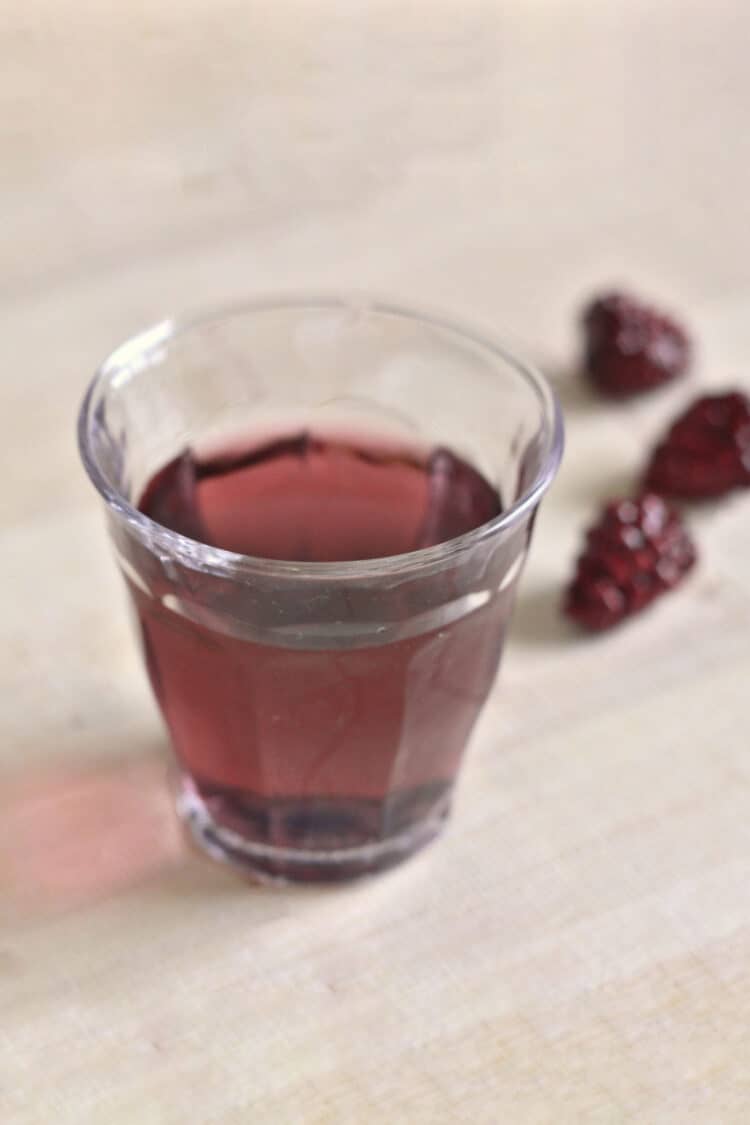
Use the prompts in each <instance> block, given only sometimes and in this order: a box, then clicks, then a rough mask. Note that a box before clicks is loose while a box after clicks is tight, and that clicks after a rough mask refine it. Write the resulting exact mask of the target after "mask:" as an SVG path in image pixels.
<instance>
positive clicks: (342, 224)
mask: <svg viewBox="0 0 750 1125" xmlns="http://www.w3.org/2000/svg"><path fill="white" fill-rule="evenodd" d="M6 8H7V10H6V11H5V13H4V17H3V24H4V30H3V34H2V37H1V38H0V108H1V109H2V113H0V163H1V164H2V174H1V175H0V266H1V267H2V268H1V269H0V293H2V304H1V305H0V355H1V356H2V367H1V368H0V396H1V402H0V406H1V409H0V449H1V450H2V466H3V472H2V478H1V479H2V482H3V484H2V491H1V492H0V510H1V512H2V530H1V531H0V559H1V560H2V562H1V564H0V565H1V566H2V578H3V609H2V624H3V633H2V639H3V643H2V646H0V666H1V668H2V681H3V691H2V694H1V695H0V737H1V740H2V741H1V745H2V748H3V755H2V760H1V762H0V780H1V781H2V786H1V787H0V813H1V815H0V876H1V877H2V881H3V895H2V900H1V901H0V996H1V997H2V1019H1V1020H0V1120H1V1121H2V1122H3V1123H4V1125H5V1123H6V1122H7V1123H8V1125H26V1123H28V1125H32V1123H33V1125H37V1123H39V1125H49V1123H50V1122H52V1121H54V1122H56V1123H57V1125H89V1123H92V1125H100V1123H106V1125H120V1123H122V1125H132V1123H135V1122H137V1123H138V1125H184V1123H185V1122H188V1121H198V1122H200V1123H201V1125H240V1123H241V1125H246V1123H247V1122H273V1123H274V1125H277V1123H278V1125H285V1123H290V1125H300V1123H304V1125H338V1123H345V1122H346V1123H349V1122H356V1123H357V1125H360V1123H362V1125H367V1123H370V1122H372V1123H379V1122H389V1123H390V1122H399V1123H400V1122H406V1123H410V1125H411V1123H420V1125H421V1123H426V1125H441V1123H443V1122H445V1123H454V1122H472V1123H476V1125H481V1123H485V1122H486V1123H487V1125H499V1123H503V1125H505V1123H508V1125H552V1123H555V1125H588V1123H591V1125H620V1123H625V1122H638V1123H644V1125H661V1123H674V1125H686V1123H693V1122H695V1123H700V1125H714V1123H735V1122H736V1123H738V1125H740V1123H742V1125H744V1123H745V1122H747V1120H748V1116H749V1115H750V1065H749V1064H748V1047H747V1030H748V1012H749V1011H750V978H749V975H748V964H749V963H750V897H749V896H748V890H747V889H748V885H749V883H750V815H749V808H750V759H749V757H748V750H749V747H748V734H747V721H746V717H745V711H744V705H745V700H746V695H747V685H748V682H749V678H750V642H749V641H748V637H749V636H750V577H749V576H748V568H747V565H746V560H747V558H748V554H749V553H750V507H749V506H748V505H750V499H748V498H747V497H743V496H738V497H735V498H732V499H730V500H728V501H726V502H724V503H722V504H720V505H716V506H714V507H712V508H707V509H705V510H702V511H700V512H699V513H697V514H696V515H695V517H694V521H693V522H694V527H695V531H696V534H697V535H698V537H699V541H700V545H701V551H702V559H701V564H700V567H699V569H698V571H697V573H696V574H695V576H694V578H692V579H691V581H690V582H689V584H688V585H687V586H686V587H685V589H684V590H683V591H681V592H680V593H679V594H675V595H674V596H673V597H671V598H669V599H665V600H664V602H663V604H661V605H660V606H659V607H658V608H655V609H654V611H653V612H652V613H650V614H649V615H648V616H645V617H644V618H643V620H642V621H641V622H640V623H638V624H634V625H633V626H632V627H630V628H626V629H623V630H622V631H621V632H619V633H618V634H617V635H613V636H611V637H608V638H602V639H600V640H595V641H586V640H580V639H578V638H576V637H575V636H573V635H572V634H571V633H570V632H569V631H568V630H567V629H566V627H565V626H564V625H563V624H562V623H561V622H560V620H559V618H558V616H557V611H556V601H557V598H558V593H559V589H560V585H561V583H562V582H563V581H564V579H565V576H566V575H567V573H568V570H569V567H570V563H571V558H572V556H573V554H574V552H575V549H576V546H577V542H578V539H579V535H580V529H581V526H582V524H584V523H585V522H586V521H587V520H588V519H589V518H590V516H591V514H592V512H593V510H594V509H595V507H596V504H597V503H598V501H599V500H600V499H601V498H602V497H603V496H605V495H607V494H609V493H610V492H612V491H617V490H619V489H622V488H627V487H628V486H629V484H630V483H631V482H632V480H633V474H634V473H635V472H636V470H637V467H638V465H639V463H640V460H641V458H642V456H643V451H644V447H645V446H646V445H647V444H648V443H649V442H650V441H651V440H652V439H653V437H654V436H655V435H656V434H657V433H658V432H659V430H660V428H661V426H662V425H663V423H664V421H665V420H666V419H667V418H668V417H669V416H671V415H672V414H673V413H674V411H675V410H676V409H677V408H678V406H679V405H680V404H681V403H682V402H683V401H685V400H686V398H687V397H689V395H690V393H691V389H690V388H688V387H687V386H685V387H675V388H673V389H670V390H667V391H665V392H664V393H663V394H660V395H658V396H656V397H655V398H654V399H650V400H649V401H647V402H646V401H643V402H639V403H636V404H633V405H632V406H626V407H610V406H602V405H601V404H598V403H596V402H594V401H593V400H591V399H590V398H589V397H588V396H587V394H586V393H585V391H583V390H582V389H581V387H580V385H579V383H578V381H577V380H576V378H575V375H574V372H573V371H572V370H571V368H570V360H571V356H572V354H573V348H574V339H575V327H574V316H575V314H576V312H577V309H578V305H579V303H580V300H581V298H582V297H583V296H585V295H586V294H587V293H588V291H589V290H590V288H591V287H593V286H596V285H598V284H600V283H601V282H602V281H605V282H608V281H610V280H619V279H623V280H630V281H632V282H633V283H634V284H636V285H638V286H639V287H640V288H641V289H643V290H644V291H646V292H647V293H648V292H652V293H653V294H654V295H656V296H662V297H664V298H665V299H667V300H668V301H671V302H672V303H673V304H674V305H675V306H676V307H678V308H680V309H683V310H685V311H686V312H687V314H688V315H689V318H690V321H691V323H692V325H693V326H694V329H695V331H696V333H697V335H698V337H699V339H700V344H701V351H700V357H699V363H698V370H697V372H696V376H695V382H696V383H701V384H705V385H713V386H721V385H723V384H725V383H727V382H728V381H730V380H731V381H734V382H737V381H739V382H740V383H742V384H744V385H745V386H746V387H749V386H750V374H748V356H750V273H749V272H748V262H750V223H748V222H747V215H748V203H747V201H748V199H749V198H750V153H749V152H748V142H747V121H746V117H747V106H748V104H750V72H748V69H747V43H748V37H749V36H750V9H748V8H747V7H746V6H745V5H742V4H740V3H730V2H728V0H723V2H718V3H714V4H712V5H708V4H692V5H685V4H683V3H677V0H661V3H659V4H652V3H646V2H645V0H623V2H621V3H613V2H611V0H608V2H596V3H595V2H594V0H589V2H586V0H569V2H567V3H565V4H560V3H552V2H551V0H547V2H545V0H507V2H504V3H491V2H487V3H477V2H472V3H469V4H466V3H461V4H459V3H458V2H457V0H456V2H448V0H441V2H439V3H434V4H427V3H426V0H425V3H414V4H406V5H404V4H398V5H397V4H395V3H389V2H374V0H371V2H370V3H364V4H359V5H356V4H355V5H349V4H346V5H345V4H343V3H334V2H333V0H314V2H313V0H311V2H309V3H303V2H299V3H296V4H292V3H291V2H288V0H285V2H282V3H280V4H277V5H271V4H268V5H265V4H256V5H247V4H244V3H235V2H233V0H217V2H215V3H210V4H209V3H200V2H198V0H182V2H181V3H179V4H178V3H176V2H173V0H168V2H165V3H163V4H160V5H158V6H154V5H150V4H145V3H142V2H140V0H138V2H137V3H132V4H128V5H124V6H123V5H116V4H114V3H104V4H100V5H98V6H96V9H97V10H96V11H95V12H92V10H91V5H83V4H81V3H77V2H75V0H73V2H71V3H70V4H68V5H65V6H60V5H58V4H53V3H52V0H42V2H40V3H38V4H36V5H34V6H33V8H32V9H30V10H29V11H30V14H24V13H23V12H21V11H20V10H15V9H14V10H11V9H10V7H8V6H6ZM310 286H316V287H322V288H332V287H334V288H335V287H337V286H357V287H360V288H370V289H375V290H380V291H391V292H394V293H396V294H398V295H400V296H401V297H402V298H405V299H407V300H411V301H414V302H416V303H418V304H419V303H421V304H427V305H430V306H431V305H437V306H444V307H446V308H448V309H450V310H452V311H454V312H455V313H457V314H460V315H462V316H464V317H466V318H468V319H470V320H474V321H476V322H478V323H480V324H485V325H487V326H489V327H490V328H492V329H493V331H495V332H498V333H500V334H502V335H505V336H506V337H507V338H508V339H509V341H510V342H512V343H514V344H516V345H517V346H520V347H522V348H525V349H526V350H527V351H529V353H530V354H531V355H532V357H533V358H537V359H539V360H540V361H542V362H543V363H546V364H547V366H548V368H549V370H550V371H551V372H552V373H553V375H554V377H555V378H556V380H557V382H558V386H559V388H560V391H561V394H562V397H563V401H564V404H565V408H566V415H567V422H568V454H567V458H566V462H565V465H564V468H563V471H562V473H561V476H560V478H559V481H558V483H557V484H556V486H555V487H554V489H553V492H552V494H551V495H550V497H549V499H548V501H547V503H546V507H545V510H544V513H543V516H542V519H541V520H540V522H539V525H538V532H537V538H536V542H535V546H534V551H533V557H532V559H531V561H530V564H529V567H528V570H527V573H526V575H525V581H524V586H523V592H522V596H521V600H520V604H519V606H518V612H517V615H516V620H515V623H514V629H513V635H512V638H511V641H510V644H509V646H508V651H507V655H506V659H505V663H504V667H503V670H502V675H501V680H500V682H499V684H498V687H497V690H496V692H495V693H494V695H493V697H492V699H491V702H490V704H489V706H488V708H487V711H486V713H485V715H484V717H483V719H482V721H481V724H480V727H479V729H478V731H477V734H476V737H475V739H474V742H473V747H472V751H471V755H470V760H469V762H468V765H467V767H466V772H465V775H464V778H463V783H462V786H461V790H460V794H459V799H458V804H457V808H456V811H455V817H454V820H453V823H452V826H451V829H450V831H449V833H448V834H447V835H446V837H445V838H444V840H442V841H441V842H440V843H439V844H437V845H436V846H435V847H434V848H433V849H432V850H430V851H429V852H428V853H426V854H425V855H423V856H422V857H420V858H419V859H417V860H415V861H413V862H412V863H410V864H408V865H407V866H405V867H404V868H402V869H401V870H398V871H396V872H395V873H393V874H391V875H388V876H387V877H383V878H381V879H378V880H375V881H372V882H369V883H367V884H362V885H358V886H354V887H352V888H350V889H344V890H337V891H321V892H317V891H304V892H291V891H289V892H286V891H284V892H269V891H263V890H251V889H248V888H246V887H245V886H243V885H242V884H240V883H239V882H238V881H236V880H235V879H234V878H233V877H232V876H231V875H230V874H227V873H226V872H224V871H223V870H219V869H217V868H214V867H212V866H211V865H210V864H208V863H207V862H204V861H203V860H201V859H199V858H197V857H194V856H193V855H191V854H189V853H188V852H187V851H186V850H185V847H184V844H183V842H182V840H181V837H180V836H179V834H178V832H177V830H176V827H175V824H174V820H173V816H172V812H171V804H170V797H169V793H168V788H167V778H166V767H165V765H164V764H163V762H164V759H163V756H162V750H163V734H162V731H161V727H160V724H159V721H158V718H157V716H156V713H155V709H154V707H153V704H152V702H151V700H150V697H149V695H148V691H147V688H146V684H145V680H144V677H143V673H142V671H141V668H140V666H139V663H138V658H137V655H136V652H135V647H134V645H133V644H132V641H131V637H130V634H129V626H128V621H127V617H126V612H125V607H124V604H123V601H122V598H121V594H120V589H119V585H118V580H117V577H116V575H115V572H114V568H113V566H112V564H111V560H110V558H109V555H108V550H107V545H106V542H105V539H104V532H103V528H102V524H101V519H100V514H99V511H98V509H97V506H96V501H95V497H94V495H93V493H92V491H91V490H90V487H89V486H88V484H87V483H86V482H85V481H84V479H83V476H82V473H81V470H80V469H79V466H78V463H77V457H76V453H75V448H74V443H73V421H74V414H75V410H76V407H77V403H78V399H79V397H80V394H81V392H82V389H83V386H84V384H85V382H86V380H87V378H88V376H89V373H90V371H91V370H92V369H93V367H94V366H95V364H96V362H97V361H98V360H99V359H100V358H101V357H102V355H103V354H104V353H105V352H106V351H107V350H108V349H109V348H110V347H112V346H113V345H114V344H115V343H117V342H118V341H119V340H120V339H121V338H122V337H123V336H124V335H125V334H127V333H129V332H131V331H133V330H135V329H136V328H138V327H140V326H141V325H142V324H143V323H147V322H149V321H152V320H155V319H157V318H159V317H161V316H162V315H163V314H165V313H167V312H170V311H173V310H182V309H185V308H194V307H197V306H200V305H202V304H205V303H208V302H211V303H215V302H217V301H220V300H222V299H224V298H230V297H237V296H240V295H243V294H255V293H259V292H263V291H268V290H274V289H280V288H295V289H299V288H301V287H310ZM487 425H488V426H491V425H492V419H491V418H489V419H487Z"/></svg>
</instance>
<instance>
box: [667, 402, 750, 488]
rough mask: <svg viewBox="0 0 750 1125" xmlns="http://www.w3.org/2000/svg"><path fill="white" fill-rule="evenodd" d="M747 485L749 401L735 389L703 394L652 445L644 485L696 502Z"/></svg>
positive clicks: (749, 468) (749, 466) (749, 476)
mask: <svg viewBox="0 0 750 1125" xmlns="http://www.w3.org/2000/svg"><path fill="white" fill-rule="evenodd" d="M748 486H750V398H748V397H747V395H744V394H741V393H740V392H739V391H731V392H729V393H728V394H723V395H705V396H704V397H703V398H699V399H697V400H696V401H695V402H694V403H693V404H692V406H690V407H689V408H688V409H687V410H686V411H685V412H684V414H681V415H680V417H679V418H678V419H677V420H676V421H675V422H674V423H673V424H672V426H671V427H670V429H669V430H668V432H667V434H666V437H664V438H663V439H662V441H661V442H660V443H659V444H658V445H657V446H656V449H655V450H654V452H653V454H652V456H651V462H650V464H649V466H648V469H647V471H646V487H647V488H652V489H654V490H655V491H656V492H662V493H664V495H666V496H682V497H685V498H689V499H700V498H704V497H708V496H721V495H722V494H723V493H725V492H730V491H731V490H732V489H733V488H743V487H744V488H747V487H748Z"/></svg>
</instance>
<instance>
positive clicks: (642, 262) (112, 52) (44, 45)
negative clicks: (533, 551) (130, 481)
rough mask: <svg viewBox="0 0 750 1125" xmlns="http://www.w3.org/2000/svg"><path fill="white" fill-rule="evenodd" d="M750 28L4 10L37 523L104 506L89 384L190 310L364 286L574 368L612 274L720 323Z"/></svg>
mask: <svg viewBox="0 0 750 1125" xmlns="http://www.w3.org/2000/svg"><path fill="white" fill-rule="evenodd" d="M749 32H750V15H748V13H747V9H746V6H745V5H743V4H741V3H738V2H737V0H716V2H714V3H708V2H706V0H697V2H696V0H692V2H689V3H685V2H684V0H659V3H657V4H654V3H651V2H649V0H565V2H561V0H492V2H490V0H485V2H477V0H466V2H462V3H460V4H459V3H457V2H456V0H419V2H416V3H414V2H412V3H408V2H406V3H403V2H400V3H391V2H389V0H367V2H365V0H360V2H358V3H342V2H337V0H298V2H297V3H292V2H291V0H279V2H275V3H271V2H260V3H254V4H247V3H244V2H241V0H214V2H212V3H205V2H203V0H181V2H180V3H176V2H173V0H164V2H162V3H160V4H158V5H154V4H147V3H144V2H141V0H133V2H131V3H128V4H127V5H122V4H117V3H113V2H111V0H110V2H104V3H100V4H97V5H94V6H93V7H92V6H90V5H84V4H81V3H77V2H74V0H68V2H67V3H63V4H60V3H56V2H53V0H35V2H34V3H33V4H31V5H29V6H28V7H26V6H23V5H21V6H18V5H11V4H9V3H5V4H4V5H3V6H2V34H1V35H0V105H1V106H2V120H1V121H0V158H1V161H2V174H1V176H0V199H1V201H2V213H1V214H0V231H1V236H0V293H1V294H2V313H1V315H2V317H3V330H2V342H1V343H0V347H1V348H2V354H3V373H2V376H1V378H2V392H1V393H2V396H3V406H4V409H3V415H4V425H3V446H4V450H5V453H6V455H8V456H13V454H14V453H16V452H17V451H18V448H19V447H20V448H24V447H25V443H26V441H27V440H28V434H27V433H26V431H25V430H24V428H23V427H19V425H18V424H17V420H16V422H14V423H13V424H9V419H10V416H12V415H13V412H14V409H15V406H16V404H17V402H18V399H17V395H18V394H22V393H23V391H22V387H23V385H24V384H25V383H26V381H27V379H28V378H29V375H30V372H32V371H33V377H34V379H35V380H36V381H37V385H38V387H39V394H38V396H37V399H36V402H35V419H34V432H35V436H36V440H37V441H39V442H40V443H41V444H42V445H43V446H44V448H45V449H46V450H48V451H49V452H50V457H49V458H47V459H46V460H45V464H44V466H42V465H41V464H40V465H37V466H35V467H34V466H30V467H29V473H30V474H31V475H33V476H35V478H36V480H37V484H38V485H39V486H40V487H39V488H38V489H36V490H35V495H34V498H33V500H32V501H31V502H32V503H33V504H34V505H35V506H37V505H40V504H50V505H54V504H58V503H60V502H62V500H63V497H67V496H70V495H71V492H70V490H71V488H72V489H73V490H75V487H76V483H77V484H78V485H79V486H80V487H83V484H82V481H80V479H79V476H80V475H79V474H78V473H77V471H76V470H75V469H74V468H73V460H72V458H71V457H70V421H71V420H72V414H73V407H74V404H73V402H72V401H71V397H70V396H71V388H72V387H74V386H76V377H78V380H79V382H78V385H79V386H82V385H83V382H84V379H85V377H86V376H87V375H88V373H89V372H90V370H91V368H92V366H93V365H94V364H95V363H96V362H97V361H98V360H99V359H100V357H101V356H102V354H104V353H105V352H106V351H107V350H108V349H109V348H110V347H111V346H112V345H113V344H114V343H115V342H117V341H118V340H119V339H120V338H122V337H123V335H125V334H127V333H129V332H131V331H133V330H134V329H135V328H137V327H140V326H141V325H142V324H143V323H146V322H150V321H152V320H156V319H158V318H160V317H161V316H162V315H164V314H165V313H168V312H171V311H178V310H182V309H189V308H194V307H197V306H200V305H202V304H205V303H206V302H215V301H217V300H222V299H224V298H225V297H236V296H238V295H243V294H247V293H255V292H259V291H267V290H272V289H279V288H289V287H292V288H300V287H311V286H312V287H321V288H325V287H334V288H335V287H337V286H360V287H363V288H374V289H383V290H387V291H393V292H395V293H397V294H398V295H400V296H402V297H404V298H410V299H412V300H414V301H417V302H422V303H427V304H437V305H442V306H445V307H447V308H449V309H452V310H454V311H455V312H456V313H462V314H468V315H469V316H470V317H472V318H473V319H474V320H480V321H483V322H485V323H486V324H487V325H489V326H491V327H493V328H494V329H495V330H496V331H498V332H500V334H501V335H505V336H506V337H511V338H515V337H517V338H518V339H519V340H522V341H528V342H530V343H531V344H532V345H534V346H535V347H537V348H539V349H541V350H544V349H552V350H553V351H554V350H555V349H558V350H559V352H560V355H561V356H563V355H565V354H566V350H565V349H566V348H568V347H569V343H570V339H571V338H572V337H571V331H572V324H573V322H572V315H573V313H574V312H576V311H577V302H579V299H580V296H581V294H582V293H583V292H585V293H586V295H588V292H589V291H590V289H591V288H592V287H596V286H599V285H601V283H602V282H603V281H609V280H615V281H616V280H619V279H624V280H626V281H627V280H629V279H631V278H634V279H636V281H637V280H639V279H640V278H641V277H644V276H645V277H646V278H647V279H648V285H650V287H651V289H652V290H654V289H655V290H656V295H661V294H662V293H663V294H664V295H665V296H666V297H667V298H668V299H670V298H671V299H672V300H673V302H674V303H676V304H677V305H678V306H679V304H680V302H681V301H682V302H692V303H693V305H698V306H699V307H700V308H701V310H705V313H706V315H708V314H709V313H710V311H711V306H712V302H714V301H716V300H718V299H723V298H725V297H726V295H727V294H728V293H730V294H731V293H738V292H740V291H741V290H743V289H744V288H745V286H746V285H747V279H748V260H749V254H750V225H749V224H748V223H747V222H746V221H744V219H743V216H744V214H745V213H746V206H747V204H746V201H747V198H748V189H749V188H750V184H749V183H748V179H749V178H750V172H749V169H750V161H748V160H745V159H743V158H742V154H743V152H744V151H745V150H746V148H747V146H748V143H749V142H748V139H747V135H746V132H747V131H746V128H745V123H746V115H747V109H748V105H750V77H748V69H747V59H746V45H747V41H748V33H749ZM41 325H44V330H43V331H40V326H41ZM20 370H23V372H24V376H25V377H24V378H23V379H20V378H19V371H20ZM63 386H64V387H65V391H64V395H63V397H62V398H60V397H58V395H57V392H56V388H58V387H63ZM61 412H64V414H65V417H66V419H67V424H65V425H63V424H61ZM17 443H18V445H17ZM53 449H54V451H55V456H54V457H53V456H52V455H51V454H52V450H53ZM71 474H73V475H71ZM74 481H75V483H74ZM3 491H4V492H5V491H7V490H3ZM27 502H28V497H26V496H25V495H21V494H20V493H17V494H16V497H15V500H14V499H13V497H9V496H8V495H7V494H6V495H5V496H4V497H3V503H4V506H5V505H8V504H10V506H11V508H15V509H16V510H17V509H18V506H19V505H20V506H21V507H22V508H25V506H26V504H27Z"/></svg>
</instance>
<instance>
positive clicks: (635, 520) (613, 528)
mask: <svg viewBox="0 0 750 1125" xmlns="http://www.w3.org/2000/svg"><path fill="white" fill-rule="evenodd" d="M695 558H696V555H695V547H694V546H693V543H692V541H691V539H690V537H689V535H688V533H687V531H686V530H685V527H684V525H683V523H682V521H681V519H680V517H679V515H678V514H677V512H675V510H674V509H673V508H671V507H670V506H669V505H668V504H667V503H666V502H665V501H664V500H662V499H661V497H660V496H655V495H653V494H651V493H645V494H644V495H642V496H640V497H638V499H636V500H613V501H611V503H609V504H607V506H606V507H605V508H604V510H603V512H602V514H601V517H600V518H599V520H598V522H597V523H596V524H594V526H593V527H591V528H590V529H589V531H588V533H587V536H586V547H585V549H584V551H583V554H581V555H580V557H579V559H578V562H577V564H576V571H575V575H574V578H573V581H572V582H571V584H570V586H569V587H568V591H567V594H566V598H565V606H564V608H565V612H566V613H567V615H568V616H569V617H572V618H573V620H574V621H577V622H578V624H579V625H583V626H584V627H585V628H586V629H609V628H610V627H611V626H613V625H617V624H619V622H620V621H622V620H623V619H624V618H626V617H629V616H630V615H631V614H633V613H638V611H639V610H641V609H643V608H644V607H645V606H647V605H648V604H649V602H652V601H653V600H654V598H656V597H658V596H659V595H660V594H663V593H666V591H667V590H671V589H672V588H673V587H674V586H676V585H677V583H678V582H679V581H680V580H681V579H682V578H683V576H684V575H685V574H686V573H687V571H688V570H690V568H691V566H692V565H693V563H694V562H695Z"/></svg>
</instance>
